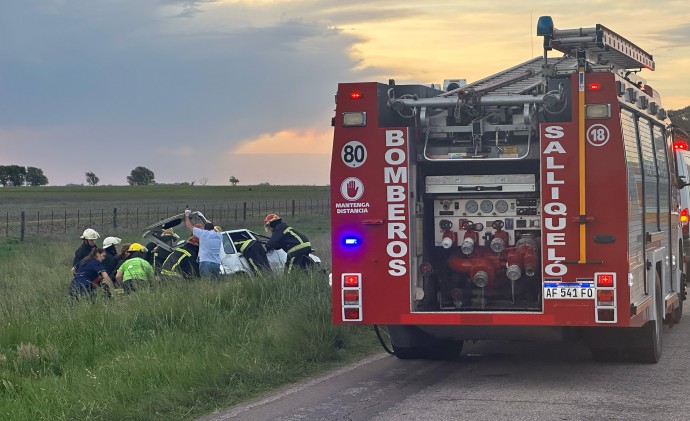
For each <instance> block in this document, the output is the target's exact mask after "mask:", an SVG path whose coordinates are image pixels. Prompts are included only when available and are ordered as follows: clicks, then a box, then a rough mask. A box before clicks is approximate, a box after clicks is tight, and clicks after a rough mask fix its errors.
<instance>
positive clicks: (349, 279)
mask: <svg viewBox="0 0 690 421" xmlns="http://www.w3.org/2000/svg"><path fill="white" fill-rule="evenodd" d="M343 286H344V287H349V288H356V287H358V286H359V274H350V275H343Z"/></svg>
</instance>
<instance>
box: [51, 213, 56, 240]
mask: <svg viewBox="0 0 690 421" xmlns="http://www.w3.org/2000/svg"><path fill="white" fill-rule="evenodd" d="M54 224H55V217H54V215H53V209H51V210H50V235H51V236H52V235H53V225H54Z"/></svg>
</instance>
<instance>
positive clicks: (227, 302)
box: [0, 241, 376, 420]
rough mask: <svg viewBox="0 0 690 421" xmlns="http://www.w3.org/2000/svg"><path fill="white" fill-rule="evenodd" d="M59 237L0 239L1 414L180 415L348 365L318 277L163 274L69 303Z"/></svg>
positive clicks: (353, 333) (361, 333)
mask: <svg viewBox="0 0 690 421" xmlns="http://www.w3.org/2000/svg"><path fill="white" fill-rule="evenodd" d="M69 249H70V245H68V244H55V243H43V244H14V243H12V242H10V241H6V242H5V243H4V244H2V245H0V256H2V262H3V263H2V264H0V270H2V271H3V272H2V276H1V277H0V279H1V280H0V419H12V420H38V419H50V420H56V419H80V420H89V419H94V420H95V419H98V420H171V419H174V420H178V419H179V420H183V419H193V418H195V417H198V416H201V415H204V414H207V413H209V412H211V411H213V410H214V409H216V408H224V407H227V406H231V405H233V404H237V403H240V402H242V401H245V400H247V399H250V398H253V397H255V396H257V395H259V394H261V393H263V392H266V391H268V390H270V389H273V388H275V387H277V386H280V385H283V384H286V383H289V382H292V381H295V380H298V379H301V378H304V377H306V376H308V375H310V374H313V373H317V372H319V371H322V370H324V369H327V368H330V367H333V366H335V365H338V364H342V363H344V362H346V361H351V360H353V359H355V358H357V357H358V356H360V355H364V354H367V353H370V352H371V351H372V350H373V349H375V347H376V343H375V341H376V340H375V337H374V335H373V333H371V331H370V330H369V329H366V328H364V327H353V326H334V325H332V324H331V322H330V287H329V286H328V282H327V275H325V274H323V273H320V272H314V273H310V274H308V275H306V276H305V275H302V276H290V277H284V276H269V277H265V278H249V277H240V278H234V279H232V280H229V281H224V282H209V281H203V280H202V281H197V282H192V283H187V282H171V281H168V282H166V281H161V282H160V283H159V284H158V285H155V286H154V287H153V288H150V289H149V288H140V289H139V290H138V291H137V292H136V293H135V294H132V295H116V297H115V298H113V299H110V300H107V299H104V298H99V300H98V301H97V302H96V303H95V304H91V303H88V302H80V303H78V304H76V305H71V304H70V303H69V300H68V299H67V293H66V290H67V285H68V283H69V280H70V276H69V274H68V269H67V267H66V265H65V255H66V254H69V253H70V252H69Z"/></svg>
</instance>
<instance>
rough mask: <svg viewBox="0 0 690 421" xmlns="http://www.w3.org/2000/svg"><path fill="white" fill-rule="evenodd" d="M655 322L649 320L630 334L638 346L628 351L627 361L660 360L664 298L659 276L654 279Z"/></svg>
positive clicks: (655, 361) (654, 361)
mask: <svg viewBox="0 0 690 421" xmlns="http://www.w3.org/2000/svg"><path fill="white" fill-rule="evenodd" d="M654 284H655V287H654V292H655V294H656V295H655V297H654V299H655V303H656V320H650V321H648V322H647V323H645V325H644V326H642V327H640V328H635V329H634V331H633V332H631V335H632V338H631V339H632V340H633V342H635V343H636V344H638V345H635V346H633V347H631V348H630V349H629V350H628V359H629V360H630V361H633V362H639V363H649V364H656V363H657V362H659V359H661V353H662V349H663V347H662V330H663V325H664V313H665V312H666V309H665V307H664V298H663V296H662V295H661V280H660V279H659V274H658V273H657V274H656V277H655V282H654Z"/></svg>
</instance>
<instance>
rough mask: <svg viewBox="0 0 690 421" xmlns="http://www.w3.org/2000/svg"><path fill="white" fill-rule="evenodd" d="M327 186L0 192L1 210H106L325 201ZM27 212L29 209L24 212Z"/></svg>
mask: <svg viewBox="0 0 690 421" xmlns="http://www.w3.org/2000/svg"><path fill="white" fill-rule="evenodd" d="M329 192H330V187H329V186H241V185H238V186H235V187H233V186H188V185H175V184H160V185H159V184H155V185H151V186H66V187H65V186H45V187H5V188H0V205H2V206H3V208H5V207H7V206H11V207H13V208H27V205H30V206H35V205H38V206H45V207H46V208H56V207H60V206H71V207H74V208H78V207H85V206H89V207H101V206H102V207H106V208H109V207H110V208H112V207H113V206H118V205H121V204H128V205H130V204H132V203H139V204H141V205H144V206H146V205H149V204H151V205H155V204H161V203H162V204H173V205H174V204H181V205H182V206H184V205H185V204H190V205H191V204H194V203H209V202H214V203H218V202H243V201H247V202H251V201H268V202H270V201H272V200H275V201H281V200H282V201H284V200H292V199H295V200H308V199H314V200H317V199H318V200H326V199H328V197H329ZM27 210H28V209H27Z"/></svg>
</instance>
